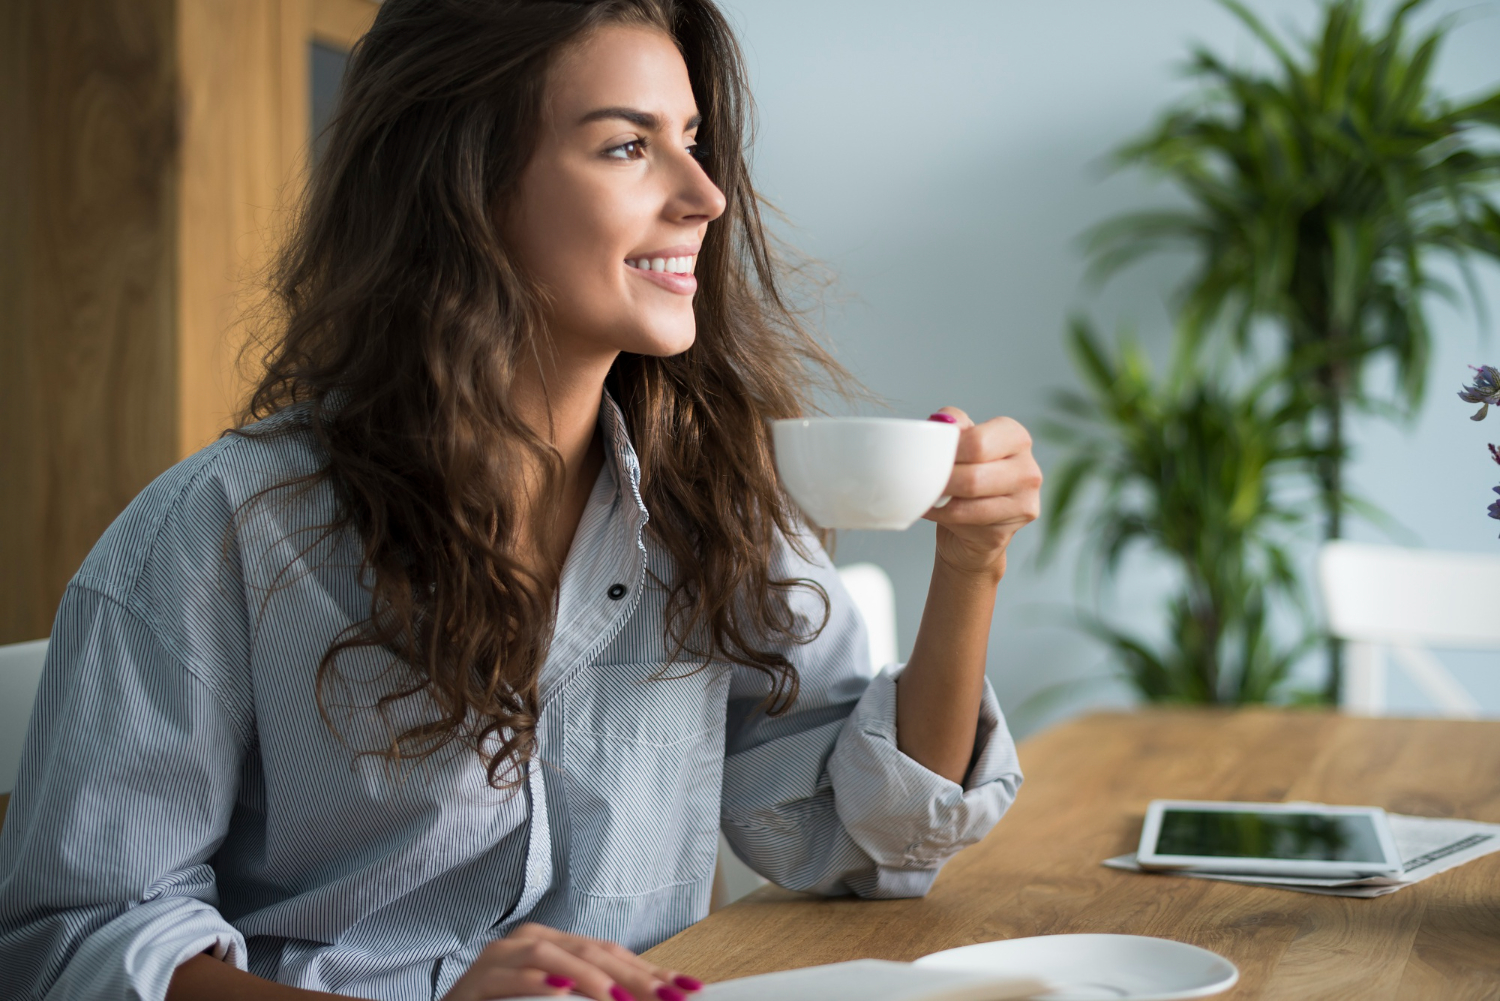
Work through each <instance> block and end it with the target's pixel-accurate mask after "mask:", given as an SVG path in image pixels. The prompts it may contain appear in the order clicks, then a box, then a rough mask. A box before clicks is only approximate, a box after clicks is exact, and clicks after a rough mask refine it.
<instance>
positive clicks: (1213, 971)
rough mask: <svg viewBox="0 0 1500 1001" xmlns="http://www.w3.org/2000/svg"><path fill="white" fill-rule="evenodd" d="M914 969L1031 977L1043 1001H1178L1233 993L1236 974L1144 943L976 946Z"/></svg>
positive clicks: (1160, 941) (1204, 956) (1085, 938)
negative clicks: (1042, 985)
mask: <svg viewBox="0 0 1500 1001" xmlns="http://www.w3.org/2000/svg"><path fill="white" fill-rule="evenodd" d="M916 965H918V966H938V967H943V968H944V969H961V970H982V971H984V972H986V973H996V974H1011V975H1014V976H1018V977H1036V978H1037V979H1038V980H1044V981H1046V982H1047V983H1049V984H1052V985H1054V989H1053V990H1052V991H1051V992H1049V993H1047V994H1039V995H1037V997H1038V998H1039V999H1041V998H1045V999H1046V1001H1097V999H1102V998H1129V999H1130V1001H1177V999H1179V998H1202V997H1208V996H1209V995H1210V994H1218V993H1220V992H1221V991H1227V990H1229V988H1231V987H1233V986H1234V984H1235V981H1237V980H1239V979H1240V971H1239V970H1237V969H1235V966H1234V964H1233V963H1231V962H1230V961H1229V960H1227V959H1225V958H1224V957H1223V956H1221V955H1219V954H1218V953H1216V952H1209V951H1208V950H1207V949H1200V948H1198V947H1197V946H1196V945H1188V944H1187V943H1186V942H1174V941H1172V940H1171V939H1169V938H1148V937H1146V936H1144V935H1038V936H1036V937H1035V938H1011V939H1004V940H1002V941H999V942H980V943H979V944H978V945H966V946H964V947H963V948H960V949H947V950H945V951H943V952H934V953H933V954H932V955H930V956H923V957H922V958H921V959H919V960H917V962H916Z"/></svg>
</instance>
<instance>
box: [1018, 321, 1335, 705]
mask: <svg viewBox="0 0 1500 1001" xmlns="http://www.w3.org/2000/svg"><path fill="white" fill-rule="evenodd" d="M1070 346H1071V348H1072V350H1073V355H1074V359H1075V362H1076V367H1077V369H1078V372H1079V374H1080V376H1081V379H1082V382H1083V391H1082V392H1079V391H1077V390H1066V391H1062V392H1059V393H1058V394H1057V397H1056V400H1055V410H1056V413H1057V414H1058V417H1057V418H1056V419H1054V420H1052V421H1050V422H1048V423H1047V424H1045V425H1044V427H1043V431H1044V434H1045V435H1046V436H1047V437H1048V438H1049V439H1051V440H1052V441H1054V442H1057V443H1059V444H1061V445H1063V446H1064V447H1065V448H1066V451H1067V457H1066V459H1065V460H1064V461H1063V462H1062V464H1061V466H1060V467H1059V468H1058V469H1057V470H1056V471H1055V472H1054V475H1053V484H1052V489H1051V491H1050V493H1049V507H1048V512H1047V514H1048V517H1047V519H1046V536H1045V538H1046V543H1045V546H1044V550H1043V555H1044V557H1045V556H1046V555H1047V554H1048V553H1049V552H1051V551H1052V550H1053V548H1054V547H1055V546H1056V544H1057V543H1058V541H1059V540H1060V539H1061V538H1062V537H1063V536H1065V535H1066V534H1067V533H1068V532H1069V531H1070V529H1071V527H1072V525H1073V524H1074V522H1075V521H1076V520H1077V519H1078V516H1079V513H1080V512H1081V511H1083V510H1084V509H1086V510H1087V512H1088V516H1087V524H1088V529H1087V532H1088V535H1089V539H1088V542H1089V544H1088V545H1086V546H1085V547H1084V549H1083V552H1084V554H1085V558H1086V560H1087V561H1089V562H1091V563H1093V564H1094V566H1093V567H1091V568H1090V569H1091V570H1097V571H1099V572H1100V576H1102V577H1108V576H1109V575H1110V574H1111V573H1112V572H1113V571H1114V570H1115V569H1116V568H1117V567H1118V566H1119V564H1120V561H1121V559H1122V558H1123V557H1124V556H1126V555H1127V554H1128V553H1130V552H1132V551H1135V550H1140V549H1144V550H1146V551H1149V552H1150V553H1152V554H1153V555H1155V556H1156V557H1158V558H1163V557H1164V558H1165V560H1166V561H1167V563H1168V564H1169V565H1170V567H1171V568H1172V571H1173V581H1174V583H1173V591H1172V594H1171V596H1170V597H1169V598H1168V601H1167V612H1168V615H1167V620H1168V621H1167V628H1166V630H1165V635H1164V636H1159V637H1151V636H1149V635H1146V634H1144V633H1143V632H1142V631H1141V630H1140V629H1138V628H1124V627H1120V626H1118V625H1115V624H1113V623H1111V622H1109V621H1107V620H1106V619H1105V618H1104V617H1102V616H1096V615H1090V616H1087V617H1086V619H1085V626H1086V627H1087V628H1088V629H1089V630H1090V631H1091V632H1092V633H1093V634H1094V635H1095V636H1096V637H1097V638H1098V639H1100V640H1101V641H1103V642H1104V643H1105V645H1106V646H1107V647H1108V648H1109V649H1110V650H1111V651H1112V652H1113V654H1114V658H1115V660H1116V661H1117V662H1118V663H1119V665H1120V666H1121V667H1122V668H1123V671H1124V674H1125V677H1126V678H1127V679H1128V680H1129V681H1130V682H1131V684H1132V686H1133V687H1134V689H1135V690H1136V692H1137V693H1138V694H1139V695H1140V696H1141V697H1143V698H1145V699H1146V700H1148V701H1152V702H1191V703H1210V704H1240V703H1245V702H1265V701H1269V700H1272V699H1274V698H1278V697H1282V696H1286V695H1288V694H1290V693H1288V692H1286V691H1285V687H1286V683H1287V681H1288V675H1289V672H1290V671H1291V668H1292V666H1293V664H1294V663H1295V662H1296V661H1297V659H1298V658H1299V657H1300V656H1301V655H1302V654H1303V653H1304V652H1305V651H1306V649H1307V644H1308V641H1307V640H1306V639H1305V637H1307V636H1309V635H1310V626H1311V623H1310V622H1308V621H1307V619H1306V617H1305V615H1303V617H1302V618H1301V623H1300V624H1301V626H1302V637H1304V638H1303V639H1301V640H1300V641H1299V639H1298V638H1297V637H1296V636H1291V637H1290V639H1288V634H1289V633H1290V632H1291V630H1289V629H1288V628H1286V627H1283V628H1281V629H1279V630H1277V629H1273V628H1272V621H1271V620H1272V611H1273V609H1274V608H1275V607H1276V606H1277V605H1278V604H1280V605H1281V606H1282V607H1283V608H1284V609H1285V610H1287V611H1292V612H1298V611H1300V610H1302V609H1303V608H1305V604H1304V603H1303V602H1301V601H1299V600H1297V594H1298V582H1297V578H1296V575H1295V572H1294V569H1293V561H1292V557H1291V554H1290V551H1289V545H1290V544H1291V543H1292V542H1293V541H1294V540H1295V538H1296V534H1297V528H1298V526H1299V525H1300V524H1301V523H1302V521H1303V520H1304V519H1303V515H1302V513H1301V512H1300V511H1299V510H1297V509H1296V508H1295V507H1294V506H1293V505H1291V504H1289V503H1288V502H1287V501H1286V499H1285V497H1286V493H1287V491H1286V490H1285V489H1284V488H1285V486H1286V481H1287V479H1288V478H1291V477H1294V476H1296V474H1297V472H1298V470H1299V469H1301V468H1302V467H1303V466H1304V465H1305V464H1306V462H1307V461H1308V459H1309V454H1308V446H1307V445H1306V443H1305V441H1304V439H1303V437H1302V435H1301V434H1300V430H1299V429H1300V416H1301V415H1300V414H1299V413H1297V411H1296V408H1297V407H1298V406H1299V405H1300V404H1299V401H1298V399H1297V397H1296V396H1295V394H1289V393H1287V392H1286V390H1285V381H1284V380H1282V379H1280V378H1276V377H1271V376H1266V377H1261V378H1259V379H1256V380H1254V381H1252V382H1250V383H1249V384H1248V385H1235V384H1234V382H1233V381H1231V380H1228V379H1226V378H1225V377H1224V376H1223V374H1222V373H1216V372H1213V371H1209V370H1207V369H1205V368H1204V367H1203V366H1202V365H1201V364H1198V363H1197V361H1196V360H1195V359H1192V358H1182V357H1179V359H1178V363H1177V364H1176V365H1174V366H1173V367H1172V369H1171V370H1170V373H1169V374H1168V375H1166V376H1164V377H1158V376H1155V375H1154V374H1153V372H1152V369H1151V365H1150V363H1149V361H1148V360H1147V358H1146V355H1145V352H1144V351H1143V350H1142V349H1141V348H1140V347H1139V346H1138V345H1136V344H1135V343H1134V342H1133V341H1131V340H1130V339H1128V338H1124V339H1122V341H1121V344H1120V347H1119V348H1118V349H1117V350H1115V351H1110V350H1107V349H1106V348H1105V347H1104V345H1103V344H1102V343H1101V342H1100V339H1099V338H1098V336H1097V335H1096V334H1094V333H1093V332H1092V331H1091V330H1090V328H1089V327H1088V325H1087V324H1086V323H1084V322H1082V321H1075V323H1074V324H1073V329H1072V333H1071V343H1070ZM1293 621H1295V619H1294V620H1293Z"/></svg>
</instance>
